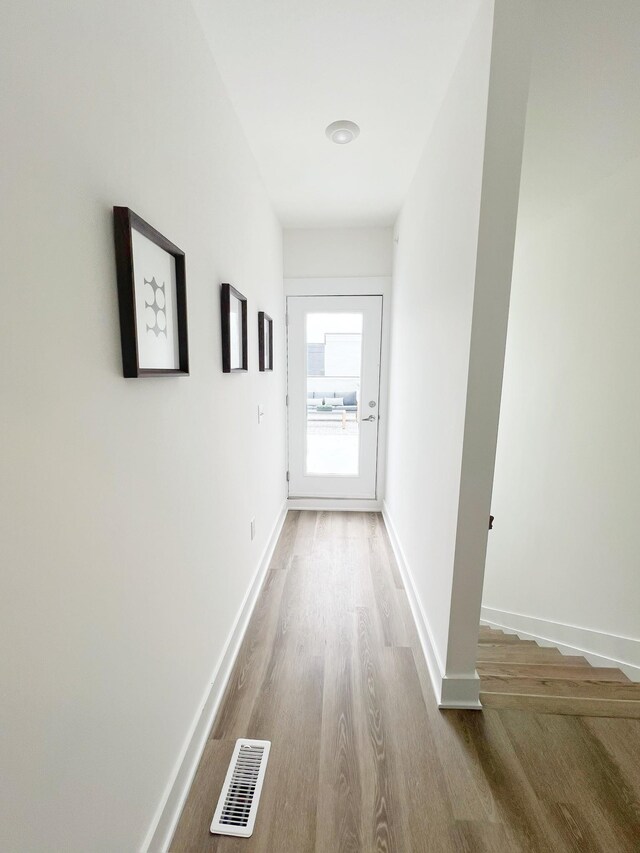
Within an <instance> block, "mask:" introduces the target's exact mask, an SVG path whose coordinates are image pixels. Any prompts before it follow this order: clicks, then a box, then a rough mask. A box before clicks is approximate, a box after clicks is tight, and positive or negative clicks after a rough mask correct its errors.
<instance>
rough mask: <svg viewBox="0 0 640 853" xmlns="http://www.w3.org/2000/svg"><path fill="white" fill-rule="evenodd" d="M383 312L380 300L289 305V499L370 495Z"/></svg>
mask: <svg viewBox="0 0 640 853" xmlns="http://www.w3.org/2000/svg"><path fill="white" fill-rule="evenodd" d="M381 312H382V297H379V296H314V297H306V296H305V297H302V296H300V297H298V296H293V297H289V299H288V317H289V321H288V356H289V357H288V365H289V376H288V381H289V494H290V495H291V496H292V497H345V498H358V497H370V498H373V497H375V480H376V461H377V434H378V389H379V374H380V326H381V317H382V314H381ZM363 400H364V401H365V406H364V409H363V405H362V403H363ZM365 409H366V411H365ZM363 414H364V416H365V418H366V419H365V420H363Z"/></svg>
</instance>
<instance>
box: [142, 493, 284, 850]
mask: <svg viewBox="0 0 640 853" xmlns="http://www.w3.org/2000/svg"><path fill="white" fill-rule="evenodd" d="M286 515H287V502H286V501H285V502H284V503H283V505H282V508H281V510H280V512H279V514H278V518H277V519H276V522H275V524H274V526H273V529H272V531H271V535H270V536H269V539H268V541H267V544H266V546H265V549H264V551H263V552H262V556H261V557H260V561H259V563H258V566H257V568H256V571H255V573H254V576H253V578H252V580H251V583H250V585H249V589H248V590H247V593H246V595H245V597H244V600H243V602H242V604H241V605H240V609H239V610H238V614H237V616H236V618H235V621H234V623H233V627H232V628H231V631H230V633H229V637H228V638H227V642H226V644H225V647H224V649H223V651H222V654H221V656H220V659H219V660H218V663H217V664H216V666H215V669H214V671H213V675H212V677H211V684H210V685H209V687H208V688H207V690H206V693H205V696H204V698H203V701H202V703H201V706H200V710H199V711H198V713H197V714H196V716H195V718H194V720H193V723H192V725H191V728H190V729H189V732H188V734H187V737H186V738H185V742H184V746H183V749H182V751H181V754H180V756H179V758H178V760H177V761H176V764H175V767H174V771H173V773H172V774H171V779H170V780H169V783H168V785H167V787H166V789H165V793H164V796H163V798H162V800H161V802H160V805H159V806H158V809H157V811H156V814H155V816H154V819H153V821H152V822H151V826H150V828H149V831H148V832H147V836H146V838H145V840H144V842H143V844H142V847H141V848H140V850H141V853H164V851H166V850H167V849H168V847H169V844H170V843H171V839H172V837H173V834H174V832H175V830H176V826H177V824H178V819H179V818H180V814H181V812H182V809H183V806H184V803H185V801H186V799H187V795H188V793H189V789H190V788H191V783H192V782H193V777H194V776H195V773H196V770H197V769H198V764H199V763H200V758H201V756H202V753H203V751H204V748H205V746H206V743H207V737H208V736H209V732H210V730H211V726H212V725H213V721H214V719H215V716H216V713H217V712H218V708H219V707H220V702H221V701H222V697H223V696H224V691H225V689H226V687H227V683H228V681H229V678H230V677H231V672H232V670H233V665H234V664H235V661H236V658H237V656H238V652H239V651H240V645H241V643H242V640H243V638H244V635H245V632H246V630H247V626H248V625H249V620H250V619H251V614H252V613H253V609H254V607H255V605H256V601H257V600H258V595H259V593H260V590H261V588H262V584H263V582H264V579H265V577H266V574H267V569H268V568H269V563H270V562H271V558H272V556H273V552H274V550H275V547H276V543H277V541H278V537H279V536H280V531H281V530H282V525H283V524H284V520H285V518H286ZM214 805H215V803H213V804H212V808H213V806H214ZM212 814H213V812H212Z"/></svg>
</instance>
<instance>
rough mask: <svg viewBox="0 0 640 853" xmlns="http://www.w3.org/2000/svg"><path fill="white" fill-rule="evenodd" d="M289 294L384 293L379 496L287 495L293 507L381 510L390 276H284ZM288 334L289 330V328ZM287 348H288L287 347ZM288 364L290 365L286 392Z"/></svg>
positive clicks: (379, 428)
mask: <svg viewBox="0 0 640 853" xmlns="http://www.w3.org/2000/svg"><path fill="white" fill-rule="evenodd" d="M288 296H382V337H381V342H380V397H379V401H378V412H379V415H380V420H379V422H378V465H377V471H376V498H375V499H364V498H363V499H360V498H358V499H351V498H288V500H287V505H288V506H289V508H290V509H313V510H353V511H358V512H362V511H363V510H365V511H366V510H368V511H370V512H371V511H373V512H377V511H380V510H382V504H383V501H384V487H385V481H386V462H387V423H388V418H387V407H388V405H389V351H390V332H391V317H390V305H391V276H354V277H349V278H345V277H336V278H326V277H322V278H285V279H284V300H285V309H286V300H287V297H288ZM287 334H288V329H287ZM287 350H288V347H287ZM288 393H289V366H288V364H287V394H288ZM288 464H289V418H288V417H287V465H288Z"/></svg>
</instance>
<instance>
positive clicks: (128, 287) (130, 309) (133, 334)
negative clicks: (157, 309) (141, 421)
mask: <svg viewBox="0 0 640 853" xmlns="http://www.w3.org/2000/svg"><path fill="white" fill-rule="evenodd" d="M113 224H114V241H115V250H116V273H117V280H118V306H119V311H120V340H121V344H122V371H123V375H124V376H125V377H127V378H132V377H143V376H188V375H189V343H188V332H187V286H186V273H185V259H184V252H183V251H182V250H181V249H179V248H178V247H177V246H175V245H174V244H173V243H172V242H171V241H170V240H167V238H166V237H163V235H162V234H160V232H159V231H156V229H155V228H153V227H152V226H151V225H149V223H148V222H145V221H144V219H142V218H141V217H140V216H138V215H137V214H136V213H134V212H133V211H132V210H130V208H128V207H114V208H113ZM134 230H135V231H137V232H138V233H140V234H142V235H143V236H144V237H146V238H147V239H148V240H150V241H151V242H152V243H155V245H156V246H159V247H160V248H161V249H162V250H163V251H165V252H167V254H169V255H172V256H173V258H174V259H175V276H176V292H175V299H176V309H177V311H176V314H177V329H176V332H177V335H178V367H175V368H153V367H142V366H141V365H140V354H139V350H140V347H139V342H138V333H137V318H136V278H135V263H134V261H135V259H134V252H133V238H132V231H134Z"/></svg>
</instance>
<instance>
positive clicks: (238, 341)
mask: <svg viewBox="0 0 640 853" xmlns="http://www.w3.org/2000/svg"><path fill="white" fill-rule="evenodd" d="M220 313H221V317H222V372H223V373H236V372H239V371H246V370H247V369H248V354H247V300H246V298H245V297H244V296H243V295H242V294H241V293H240V291H238V290H236V289H235V287H232V286H231V285H230V284H223V285H221V287H220Z"/></svg>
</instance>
